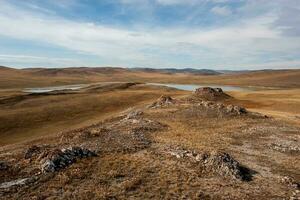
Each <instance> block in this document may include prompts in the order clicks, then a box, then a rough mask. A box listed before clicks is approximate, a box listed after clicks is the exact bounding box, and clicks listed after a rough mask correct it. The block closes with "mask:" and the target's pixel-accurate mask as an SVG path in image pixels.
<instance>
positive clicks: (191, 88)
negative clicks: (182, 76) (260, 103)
mask: <svg viewBox="0 0 300 200" xmlns="http://www.w3.org/2000/svg"><path fill="white" fill-rule="evenodd" d="M147 84H148V85H158V86H166V87H170V88H176V89H179V90H187V91H194V90H195V89H197V88H199V87H213V88H222V90H223V91H253V90H254V89H253V88H247V87H238V86H227V85H226V86H225V85H193V84H171V83H170V84H169V83H167V84H164V83H147Z"/></svg>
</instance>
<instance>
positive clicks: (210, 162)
mask: <svg viewBox="0 0 300 200" xmlns="http://www.w3.org/2000/svg"><path fill="white" fill-rule="evenodd" d="M169 153H170V154H171V155H173V156H175V157H176V158H178V159H181V158H186V159H189V160H190V161H192V162H196V163H198V164H199V165H200V166H201V167H203V168H204V169H205V170H206V171H211V172H214V173H217V174H219V175H220V176H222V177H229V178H231V179H235V180H241V181H245V180H249V179H250V177H251V175H250V173H249V170H247V168H245V167H242V166H241V165H240V163H239V162H238V161H236V160H235V159H234V158H232V157H231V156H230V155H229V154H228V153H225V152H219V151H213V152H210V153H206V152H204V153H197V152H196V151H190V150H183V149H175V150H171V151H169Z"/></svg>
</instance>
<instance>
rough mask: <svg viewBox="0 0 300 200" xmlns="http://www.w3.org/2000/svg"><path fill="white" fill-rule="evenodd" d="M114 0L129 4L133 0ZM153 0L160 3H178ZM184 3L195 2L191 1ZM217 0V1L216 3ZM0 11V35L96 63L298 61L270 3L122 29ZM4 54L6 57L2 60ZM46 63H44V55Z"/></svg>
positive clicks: (296, 41)
mask: <svg viewBox="0 0 300 200" xmlns="http://www.w3.org/2000/svg"><path fill="white" fill-rule="evenodd" d="M120 1H122V2H123V3H134V0H120ZM156 1H157V3H159V4H163V5H170V4H179V3H180V2H182V1H180V2H179V1H177V0H156ZM185 2H186V3H188V2H189V3H196V1H194V0H190V1H185ZM197 2H199V1H197ZM210 2H211V1H210ZM213 2H214V4H213V7H211V8H210V10H211V12H213V13H214V14H217V15H221V16H225V15H226V16H228V15H232V14H233V12H232V11H231V9H230V7H229V5H223V4H224V3H226V2H227V1H213ZM219 3H222V5H218V4H219ZM2 5H3V6H2ZM252 6H253V3H251V5H249V4H244V5H243V7H241V8H239V9H240V11H239V10H238V9H237V12H242V13H237V15H242V14H243V13H246V11H247V9H252ZM257 6H259V3H258V4H257ZM272 6H274V5H273V4H272ZM275 8H276V5H275ZM37 9H38V8H37ZM0 11H1V12H0V27H1V28H0V35H2V36H5V37H10V38H16V39H21V40H24V41H29V42H30V41H32V42H40V43H45V44H49V45H53V46H59V47H63V48H65V49H68V50H72V51H74V52H76V56H78V53H79V54H81V55H82V56H83V57H84V55H85V54H90V55H94V56H97V57H98V58H99V64H102V65H121V66H146V67H182V66H184V67H209V68H220V69H222V68H226V67H232V66H240V67H241V68H247V67H248V66H252V67H262V66H263V65H265V66H267V67H272V66H271V65H273V66H277V64H278V65H280V66H281V67H282V68H284V67H295V63H299V62H298V61H299V60H300V55H299V54H298V52H300V37H299V35H297V34H294V35H293V37H289V36H286V35H285V34H284V32H285V31H286V29H285V28H284V27H282V23H280V26H279V25H277V24H278V23H279V21H278V20H279V17H280V16H281V15H282V13H280V12H277V11H276V9H273V7H270V10H269V11H268V12H266V13H265V12H264V14H260V13H259V14H257V15H255V16H250V17H249V16H247V15H245V17H240V19H239V20H235V21H234V22H233V23H231V24H226V26H217V27H216V26H213V28H210V27H205V26H199V27H197V26H177V27H176V26H171V27H168V26H165V27H162V26H157V27H153V28H149V27H148V26H147V25H144V24H137V26H136V27H131V28H126V26H114V25H107V24H105V25H104V24H101V23H98V22H97V21H93V20H91V21H78V20H71V19H66V18H64V17H62V16H59V15H56V14H55V15H54V14H53V15H50V16H49V15H46V14H45V13H44V12H42V11H41V12H32V10H30V9H29V10H27V9H24V8H20V7H18V6H16V5H14V4H11V3H9V2H8V1H3V2H2V3H1V7H0ZM10 13H14V15H11V14H10ZM43 13H44V14H43ZM141 17H142V16H141ZM124 27H125V28H124ZM295 33H297V32H296V31H295ZM7 58H8V57H7V56H6V58H5V59H7ZM24 58H25V59H28V60H31V61H32V62H34V61H33V60H39V62H41V63H42V60H44V61H45V62H46V61H47V56H45V57H43V58H41V59H40V58H38V57H37V58H34V57H24ZM10 59H12V60H20V57H13V56H11V57H10ZM2 60H3V56H2ZM54 60H55V59H54ZM85 61H86V60H85ZM0 62H1V55H0ZM47 62H48V63H49V60H48V61H47ZM59 62H61V63H62V65H65V64H66V63H67V62H70V63H71V64H75V65H76V64H77V65H78V64H79V63H80V64H82V62H81V61H80V58H78V59H77V58H76V59H75V61H74V60H68V59H66V60H60V59H56V60H55V63H58V65H59ZM270 63H271V65H270ZM276 63H277V64H276ZM86 65H89V63H86Z"/></svg>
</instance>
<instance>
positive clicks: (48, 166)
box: [41, 147, 96, 173]
mask: <svg viewBox="0 0 300 200" xmlns="http://www.w3.org/2000/svg"><path fill="white" fill-rule="evenodd" d="M92 156H96V153H95V152H93V151H90V150H88V149H84V148H81V147H70V148H68V149H62V150H58V149H56V150H54V151H53V152H50V153H49V154H48V156H47V157H46V158H45V159H43V161H42V163H41V171H42V172H43V173H48V172H55V171H59V170H60V169H63V168H65V167H67V166H69V165H71V164H73V163H74V162H76V160H77V159H79V158H86V157H92Z"/></svg>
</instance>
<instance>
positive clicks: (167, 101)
mask: <svg viewBox="0 0 300 200" xmlns="http://www.w3.org/2000/svg"><path fill="white" fill-rule="evenodd" d="M175 103H176V100H175V99H173V98H172V97H170V96H166V95H162V96H161V97H159V99H157V100H156V101H155V102H153V103H152V104H151V105H149V106H148V108H161V107H166V106H169V105H173V104H175Z"/></svg>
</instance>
